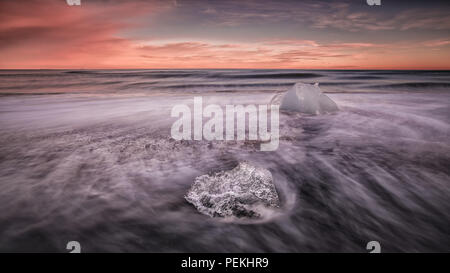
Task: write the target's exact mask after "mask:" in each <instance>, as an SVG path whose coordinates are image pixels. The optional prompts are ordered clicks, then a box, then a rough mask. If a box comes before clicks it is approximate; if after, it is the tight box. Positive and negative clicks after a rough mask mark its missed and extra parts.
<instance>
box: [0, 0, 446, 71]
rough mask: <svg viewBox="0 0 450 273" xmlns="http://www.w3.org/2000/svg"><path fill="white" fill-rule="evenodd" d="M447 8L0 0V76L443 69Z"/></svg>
mask: <svg viewBox="0 0 450 273" xmlns="http://www.w3.org/2000/svg"><path fill="white" fill-rule="evenodd" d="M449 60H450V1H414V0H410V1H406V0H405V1H402V0H381V5H380V6H375V5H374V6H370V5H368V4H367V1H366V0H348V1H345V0H340V1H320V0H311V1H300V0H297V1H287V0H284V1H283V0H267V1H266V0H251V1H245V0H216V1H211V0H210V1H206V0H204V1H203V0H172V1H161V0H135V1H125V0H114V1H113V0H109V1H108V0H103V1H102V0H81V5H80V6H69V5H68V4H67V3H66V0H27V1H18V0H0V69H65V68H69V69H73V68H77V69H94V68H98V69H108V68H110V69H134V68H149V69H163V68H171V69H178V68H193V69H206V68H253V69H268V68H279V69H450V62H449Z"/></svg>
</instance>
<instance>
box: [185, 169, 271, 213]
mask: <svg viewBox="0 0 450 273" xmlns="http://www.w3.org/2000/svg"><path fill="white" fill-rule="evenodd" d="M185 198H186V200H187V201H188V202H189V203H191V204H193V205H194V206H195V207H196V208H197V210H198V211H199V212H201V213H203V214H206V215H208V216H211V217H217V216H218V217H229V216H234V217H249V218H259V217H261V213H262V212H263V211H264V210H266V209H267V208H277V207H279V205H280V201H279V199H278V194H277V191H276V189H275V186H274V184H273V181H272V174H271V173H270V171H269V170H266V169H264V168H260V167H255V166H253V165H251V164H250V163H248V162H241V163H239V165H238V166H237V167H236V168H234V169H232V170H230V171H221V172H218V173H215V174H213V175H202V176H199V177H197V178H196V179H195V181H194V184H193V185H192V186H191V188H190V189H189V191H188V192H187V194H186V196H185Z"/></svg>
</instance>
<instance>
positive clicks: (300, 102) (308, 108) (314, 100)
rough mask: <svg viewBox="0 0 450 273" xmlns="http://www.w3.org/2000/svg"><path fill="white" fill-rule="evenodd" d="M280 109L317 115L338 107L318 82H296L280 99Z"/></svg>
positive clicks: (336, 109)
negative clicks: (323, 91)
mask: <svg viewBox="0 0 450 273" xmlns="http://www.w3.org/2000/svg"><path fill="white" fill-rule="evenodd" d="M280 110H286V111H295V112H301V113H307V114H312V115H319V114H324V113H330V112H335V111H338V110H339V109H338V106H337V104H336V103H335V102H334V101H333V100H332V99H330V98H329V97H328V96H327V95H325V94H324V93H322V91H321V90H320V88H319V85H318V84H314V85H312V84H304V83H296V84H294V86H292V87H291V88H290V89H289V90H288V91H287V92H286V93H285V94H284V96H283V98H282V99H281V105H280Z"/></svg>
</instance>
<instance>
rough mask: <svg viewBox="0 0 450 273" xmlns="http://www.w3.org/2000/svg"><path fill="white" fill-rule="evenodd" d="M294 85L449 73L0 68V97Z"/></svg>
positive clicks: (407, 79) (416, 85) (404, 81)
mask: <svg viewBox="0 0 450 273" xmlns="http://www.w3.org/2000/svg"><path fill="white" fill-rule="evenodd" d="M298 81H302V82H305V83H316V82H319V83H320V85H321V88H322V89H323V90H324V91H326V92H388V91H426V90H449V88H450V71H427V70H424V71H417V70H414V71H399V70H0V94H3V95H6V94H54V93H93V94H102V93H118V94H129V93H143V94H147V93H151V92H184V91H188V92H198V93H202V92H242V91H258V92H261V91H268V92H273V91H275V90H285V89H286V88H287V87H289V86H291V85H293V84H294V83H296V82H298Z"/></svg>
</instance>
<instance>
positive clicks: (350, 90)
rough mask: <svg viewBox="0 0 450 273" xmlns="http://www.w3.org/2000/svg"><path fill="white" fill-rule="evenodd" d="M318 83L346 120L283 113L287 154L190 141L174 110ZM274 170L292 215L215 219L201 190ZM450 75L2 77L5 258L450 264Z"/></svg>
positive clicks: (0, 184)
mask: <svg viewBox="0 0 450 273" xmlns="http://www.w3.org/2000/svg"><path fill="white" fill-rule="evenodd" d="M296 82H304V83H319V87H320V88H321V89H322V90H323V91H324V92H326V93H327V95H328V96H329V97H330V98H331V99H333V100H334V101H335V102H336V103H337V105H338V106H339V109H340V111H339V112H337V113H334V114H326V115H320V116H310V115H304V114H299V113H285V112H281V114H280V145H279V148H278V150H276V151H274V152H261V151H260V149H259V145H255V143H254V142H251V141H227V142H225V141H212V142H209V141H206V140H202V141H175V140H173V139H172V138H171V137H170V128H171V125H172V123H173V122H174V121H175V120H176V119H175V118H172V117H171V115H170V113H171V109H172V107H173V106H174V105H177V104H187V105H192V103H193V98H194V96H202V97H203V103H204V105H206V104H212V103H214V104H218V105H221V106H224V105H226V104H244V105H245V104H268V103H270V101H271V100H272V99H273V97H274V96H276V95H278V94H280V93H281V92H283V91H286V90H287V89H288V88H289V87H290V86H291V85H293V84H294V83H296ZM244 160H246V161H249V162H251V163H252V164H254V165H258V166H260V167H264V168H266V169H268V170H270V171H271V173H272V175H273V178H274V183H275V186H276V188H277V191H278V194H279V196H280V199H281V202H282V207H281V209H280V213H279V214H277V215H276V216H273V217H269V218H267V219H264V220H263V221H259V222H255V223H246V224H243V223H241V222H233V221H231V222H230V221H222V220H220V219H217V218H209V217H208V216H205V215H202V214H200V213H199V212H198V211H197V210H196V209H195V208H194V207H193V206H192V205H190V204H189V203H187V202H186V201H185V199H184V195H185V193H186V192H187V190H188V189H189V187H190V186H191V184H192V183H193V181H194V179H195V177H197V176H199V175H203V174H208V173H211V172H217V171H223V170H230V169H232V168H234V167H235V166H236V165H237V164H238V163H239V162H241V161H244ZM449 166H450V71H398V70H0V208H1V213H0V227H1V229H0V252H11V251H12V252H41V251H42V252H67V250H66V244H67V242H69V241H79V242H80V244H81V246H82V251H83V252H127V251H129V252H367V250H366V244H367V242H369V241H378V242H380V244H381V251H382V252H450V229H449V227H450V202H449V200H450V167H449Z"/></svg>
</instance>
